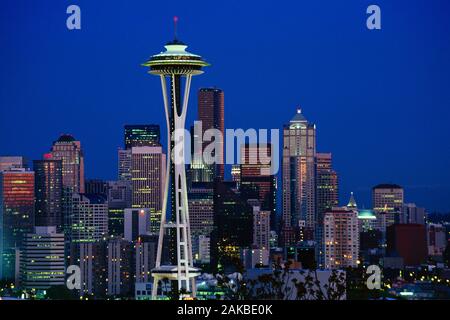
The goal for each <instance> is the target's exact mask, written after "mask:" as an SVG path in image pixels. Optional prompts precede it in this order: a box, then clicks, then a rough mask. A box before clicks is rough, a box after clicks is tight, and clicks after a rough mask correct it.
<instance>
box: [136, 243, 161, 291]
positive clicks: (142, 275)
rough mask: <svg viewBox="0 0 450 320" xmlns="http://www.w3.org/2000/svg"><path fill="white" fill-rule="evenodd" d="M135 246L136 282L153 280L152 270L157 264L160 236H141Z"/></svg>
mask: <svg viewBox="0 0 450 320" xmlns="http://www.w3.org/2000/svg"><path fill="white" fill-rule="evenodd" d="M134 248H135V254H134V257H135V282H136V283H148V282H150V281H151V280H152V276H151V271H152V269H153V268H154V267H155V264H156V251H157V248H158V236H157V235H153V236H140V237H138V238H137V241H136V242H135V245H134Z"/></svg>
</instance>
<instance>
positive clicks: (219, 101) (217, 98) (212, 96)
mask: <svg viewBox="0 0 450 320" xmlns="http://www.w3.org/2000/svg"><path fill="white" fill-rule="evenodd" d="M224 119H225V116H224V93H223V90H221V89H217V88H201V89H200V90H199V91H198V121H201V126H202V131H201V135H202V137H203V139H202V141H203V144H202V148H201V149H202V154H203V151H204V150H205V148H206V147H207V146H208V145H210V144H211V143H212V141H205V132H206V131H207V130H211V129H215V130H218V131H219V132H220V134H221V137H222V139H221V140H217V141H216V140H214V142H213V143H214V147H215V152H214V153H212V154H211V156H213V157H215V158H216V159H217V160H218V163H215V164H205V169H204V170H210V171H211V172H212V176H211V177H209V179H208V180H207V181H206V182H208V181H213V180H214V179H215V178H218V179H223V177H224V154H225V153H224V141H223V137H225V121H224ZM204 160H205V159H204ZM199 170H202V169H199ZM203 181H204V180H203Z"/></svg>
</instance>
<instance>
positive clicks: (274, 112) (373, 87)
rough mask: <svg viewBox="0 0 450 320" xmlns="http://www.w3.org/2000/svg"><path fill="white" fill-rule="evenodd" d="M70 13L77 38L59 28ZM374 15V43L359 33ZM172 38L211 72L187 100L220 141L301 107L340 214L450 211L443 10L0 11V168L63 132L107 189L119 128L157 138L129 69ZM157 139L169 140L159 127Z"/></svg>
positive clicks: (141, 73)
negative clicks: (328, 170) (336, 182)
mask: <svg viewBox="0 0 450 320" xmlns="http://www.w3.org/2000/svg"><path fill="white" fill-rule="evenodd" d="M70 4H77V5H79V6H80V7H81V11H82V30H80V31H69V30H67V28H66V17H67V14H66V8H67V6H68V5H70ZM369 4H378V5H379V6H380V7H381V10H382V30H380V31H369V30H367V29H366V27H365V21H366V17H367V15H366V13H365V11H366V8H367V6H368V5H369ZM174 15H178V16H179V17H180V22H179V38H180V39H181V40H183V41H184V42H186V43H188V44H189V45H190V47H189V49H190V50H191V51H193V52H195V53H200V54H202V55H203V56H204V57H205V58H206V59H207V60H208V61H210V62H211V63H212V66H211V67H210V68H209V69H208V70H207V72H206V73H205V74H204V75H202V76H200V77H196V78H194V82H193V88H192V93H193V95H192V98H193V99H192V100H191V103H190V111H191V114H190V119H189V120H190V121H192V120H193V119H195V116H196V103H197V102H196V90H197V89H198V88H200V87H202V86H217V87H220V88H222V89H223V90H224V91H225V122H226V125H225V126H226V127H227V128H244V129H246V128H250V127H254V128H281V127H282V125H283V123H286V122H287V121H288V120H289V119H290V118H291V117H292V116H293V115H294V113H295V109H296V106H297V105H301V107H302V109H303V111H304V114H305V115H306V117H307V118H308V119H309V120H310V121H312V122H315V123H316V124H317V131H318V150H319V151H326V152H332V153H333V156H334V166H335V169H336V170H337V171H338V172H339V175H340V185H341V199H342V201H343V202H344V201H345V200H347V198H348V193H349V192H350V191H354V192H355V193H356V197H357V200H359V202H360V204H361V205H365V206H366V207H368V206H370V189H371V187H372V186H373V185H375V184H377V183H381V182H393V183H398V184H401V185H403V186H404V187H405V189H406V200H407V201H410V202H416V203H417V204H418V205H421V206H425V207H427V208H428V209H429V210H430V211H433V210H441V211H448V210H450V168H449V164H450V143H449V141H450V128H449V125H448V122H449V119H450V110H449V107H450V2H449V1H448V0H420V1H419V0H417V1H412V0H409V1H389V0H386V1H381V0H377V1H363V0H361V1H356V0H355V1H337V0H335V1H331V0H330V1H325V0H322V1H291V2H284V1H257V2H256V1H255V2H250V1H242V0H241V1H232V0H231V1H211V0H204V1H194V0H193V1H148V0H134V1H112V0H96V1H91V0H89V1H88V0H71V1H62V0H59V1H55V0H2V1H1V2H0V154H20V155H22V154H23V155H26V156H27V157H29V158H30V159H38V158H40V156H41V154H42V153H44V152H46V151H48V149H49V147H50V145H51V143H52V142H53V141H54V140H55V139H57V138H58V136H59V134H61V133H64V132H65V133H72V134H73V135H74V136H75V137H76V138H77V139H79V140H81V141H82V144H83V148H84V150H85V158H86V172H87V177H90V178H105V179H114V178H115V176H116V171H117V170H116V166H117V155H116V154H117V152H116V150H117V148H118V147H119V146H122V143H123V141H122V140H123V139H122V134H123V129H122V127H123V125H124V124H126V123H130V124H131V123H159V124H161V125H164V118H163V107H162V98H161V92H160V83H159V80H158V79H157V78H156V77H150V76H149V75H147V74H146V72H145V69H144V68H142V67H141V66H140V64H141V63H142V62H144V61H145V60H146V58H147V57H148V56H149V55H151V54H154V53H158V52H160V51H161V50H162V45H163V44H164V43H166V42H167V41H168V40H171V38H172V34H173V31H172V30H173V28H172V17H173V16H174ZM163 128H164V126H163Z"/></svg>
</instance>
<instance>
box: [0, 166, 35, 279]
mask: <svg viewBox="0 0 450 320" xmlns="http://www.w3.org/2000/svg"><path fill="white" fill-rule="evenodd" d="M33 227H34V172H33V171H28V170H27V169H25V168H10V169H9V170H6V171H1V172H0V260H1V261H0V262H1V263H0V279H5V280H12V279H17V278H18V274H19V270H18V269H17V268H16V265H17V264H18V263H17V261H16V258H18V256H16V251H17V249H18V248H20V247H21V246H22V240H23V237H24V236H25V234H27V233H31V232H33Z"/></svg>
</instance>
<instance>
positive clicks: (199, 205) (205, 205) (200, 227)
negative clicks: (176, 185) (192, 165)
mask: <svg viewBox="0 0 450 320" xmlns="http://www.w3.org/2000/svg"><path fill="white" fill-rule="evenodd" d="M188 205H189V217H190V218H191V219H190V222H191V236H192V253H193V256H194V260H199V258H200V238H201V237H202V238H201V239H203V241H206V240H205V238H208V239H210V237H211V231H212V229H213V225H214V184H213V183H212V182H193V183H192V184H191V186H189V190H188ZM208 254H209V252H208Z"/></svg>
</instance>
